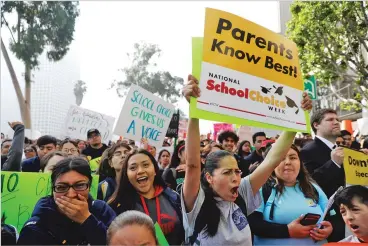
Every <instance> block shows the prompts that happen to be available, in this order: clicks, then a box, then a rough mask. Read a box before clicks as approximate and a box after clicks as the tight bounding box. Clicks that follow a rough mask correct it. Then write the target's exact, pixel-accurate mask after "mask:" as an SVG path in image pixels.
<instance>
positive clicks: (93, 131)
mask: <svg viewBox="0 0 368 246" xmlns="http://www.w3.org/2000/svg"><path fill="white" fill-rule="evenodd" d="M92 133H96V134H97V135H101V133H100V131H99V130H97V129H95V128H93V129H89V130H88V132H87V138H90V136H91V135H92Z"/></svg>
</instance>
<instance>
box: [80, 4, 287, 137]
mask: <svg viewBox="0 0 368 246" xmlns="http://www.w3.org/2000/svg"><path fill="white" fill-rule="evenodd" d="M80 3H81V6H80V7H81V16H80V20H79V26H78V29H77V36H76V38H77V40H78V42H79V45H80V56H81V57H80V58H81V76H82V79H83V80H84V81H86V82H87V83H88V93H87V95H86V97H85V98H84V101H83V104H82V106H83V107H86V108H89V109H92V110H96V111H100V112H103V113H106V114H108V115H111V116H115V117H118V115H119V113H120V109H121V107H122V105H123V103H124V99H123V98H118V97H117V95H116V91H115V90H106V88H108V87H109V85H110V84H111V82H112V81H114V79H119V78H121V73H119V72H117V69H119V68H122V67H124V66H127V65H129V61H128V59H127V56H126V53H127V52H131V51H132V50H133V44H134V43H135V42H138V41H146V42H151V43H155V44H158V45H159V47H160V48H161V49H162V51H163V52H162V56H161V58H160V60H159V66H160V68H161V69H163V70H167V71H169V72H171V73H172V74H174V75H176V76H180V77H182V78H184V79H186V78H187V76H188V74H189V73H190V72H191V69H192V64H191V59H192V57H191V37H200V36H203V30H204V29H203V28H204V18H205V8H206V7H211V8H216V9H221V10H224V11H228V12H231V13H234V14H237V15H239V16H242V17H245V18H247V19H248V20H251V21H253V22H256V23H258V24H260V25H262V26H264V27H267V28H269V29H270V30H272V31H276V32H278V31H279V30H280V27H279V6H278V2H273V1H272V2H262V1H260V2H241V1H237V2H209V1H206V2H197V1H183V2H169V1H163V2H153V1H152V2H141V1H137V2H125V1H122V2H104V3H101V2H80ZM179 106H180V108H181V109H182V110H183V111H184V112H185V113H186V114H187V115H188V114H189V112H188V105H187V103H186V102H185V101H184V100H181V101H180V103H179ZM208 127H211V128H212V123H210V122H207V121H201V132H208V129H209V128H208Z"/></svg>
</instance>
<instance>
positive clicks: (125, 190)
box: [108, 149, 166, 211]
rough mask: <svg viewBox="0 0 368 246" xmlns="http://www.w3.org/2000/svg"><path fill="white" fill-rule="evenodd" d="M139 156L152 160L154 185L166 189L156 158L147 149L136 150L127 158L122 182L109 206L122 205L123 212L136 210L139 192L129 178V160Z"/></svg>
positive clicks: (122, 173) (123, 168)
mask: <svg viewBox="0 0 368 246" xmlns="http://www.w3.org/2000/svg"><path fill="white" fill-rule="evenodd" d="M137 154H143V155H146V156H148V158H149V159H150V160H151V162H152V164H153V167H154V168H155V173H156V176H155V179H154V180H153V185H154V186H161V187H163V188H166V184H165V182H164V180H163V179H162V177H161V175H160V168H159V166H158V163H157V161H156V159H155V157H153V156H152V154H151V153H150V152H148V151H147V150H145V149H138V150H135V151H134V152H132V153H131V154H129V155H128V156H127V157H126V158H125V160H124V163H123V167H122V172H121V179H120V182H119V184H118V185H117V189H116V190H115V192H114V193H113V194H112V196H111V198H110V200H109V201H108V204H112V203H114V204H117V203H120V205H121V207H122V209H123V211H127V210H134V206H135V196H136V195H137V194H138V193H137V191H136V190H135V189H134V187H133V185H132V184H131V183H130V182H129V178H128V163H129V160H130V158H131V157H132V156H135V155H137Z"/></svg>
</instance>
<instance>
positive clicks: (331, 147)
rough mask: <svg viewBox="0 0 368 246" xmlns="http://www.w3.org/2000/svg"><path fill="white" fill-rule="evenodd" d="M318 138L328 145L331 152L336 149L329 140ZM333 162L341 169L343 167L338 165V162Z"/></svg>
mask: <svg viewBox="0 0 368 246" xmlns="http://www.w3.org/2000/svg"><path fill="white" fill-rule="evenodd" d="M316 138H318V139H319V140H321V141H322V142H323V143H324V144H326V145H327V147H329V148H330V149H331V150H333V149H334V148H335V147H336V144H334V143H331V142H330V141H329V140H327V139H325V138H324V137H320V136H316ZM331 161H333V163H335V164H336V166H338V167H339V168H341V166H340V165H339V164H337V163H336V162H334V160H332V159H331Z"/></svg>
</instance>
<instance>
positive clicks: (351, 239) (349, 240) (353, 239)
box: [340, 235, 360, 243]
mask: <svg viewBox="0 0 368 246" xmlns="http://www.w3.org/2000/svg"><path fill="white" fill-rule="evenodd" d="M341 242H346V243H360V241H359V239H358V238H357V237H356V236H354V235H351V236H348V237H347V238H344V239H343V240H341V241H340V243H341Z"/></svg>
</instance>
